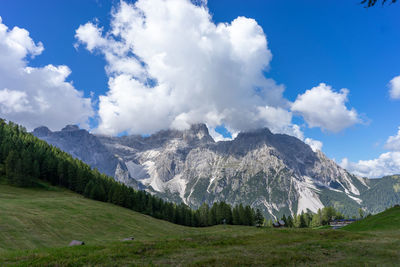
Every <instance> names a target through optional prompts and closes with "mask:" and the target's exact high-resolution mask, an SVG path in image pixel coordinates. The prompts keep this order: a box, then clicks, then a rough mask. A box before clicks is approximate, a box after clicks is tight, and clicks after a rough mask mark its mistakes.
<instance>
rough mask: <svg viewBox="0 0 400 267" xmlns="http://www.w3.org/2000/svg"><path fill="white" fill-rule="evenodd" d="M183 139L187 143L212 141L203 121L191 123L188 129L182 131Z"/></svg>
mask: <svg viewBox="0 0 400 267" xmlns="http://www.w3.org/2000/svg"><path fill="white" fill-rule="evenodd" d="M183 139H184V140H185V141H188V142H189V143H193V142H195V143H198V142H201V143H214V139H213V138H212V137H211V135H210V133H209V132H208V128H207V126H206V125H205V124H204V123H198V124H192V125H191V126H190V128H189V129H188V130H185V131H183Z"/></svg>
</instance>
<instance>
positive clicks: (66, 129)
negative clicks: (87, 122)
mask: <svg viewBox="0 0 400 267" xmlns="http://www.w3.org/2000/svg"><path fill="white" fill-rule="evenodd" d="M61 131H63V132H70V131H79V126H78V125H67V126H65V127H64V128H62V130H61Z"/></svg>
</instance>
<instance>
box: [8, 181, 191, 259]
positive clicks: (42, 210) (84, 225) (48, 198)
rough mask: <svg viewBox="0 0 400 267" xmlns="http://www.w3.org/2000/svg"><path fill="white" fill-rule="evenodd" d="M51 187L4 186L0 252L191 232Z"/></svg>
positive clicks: (144, 238) (163, 236)
mask: <svg viewBox="0 0 400 267" xmlns="http://www.w3.org/2000/svg"><path fill="white" fill-rule="evenodd" d="M52 189H53V190H52V191H48V190H43V189H24V188H17V187H12V186H7V185H0V251H2V250H5V249H29V248H39V247H54V246H66V245H68V243H69V242H70V241H71V240H73V239H78V240H84V241H85V242H86V243H87V244H99V243H107V242H110V241H118V240H120V239H122V238H125V237H129V236H134V237H135V238H137V239H138V240H149V239H162V238H166V237H171V236H180V235H182V234H185V233H186V232H188V231H190V230H191V228H188V227H184V226H179V225H175V224H172V223H169V222H166V221H162V220H157V219H154V218H152V217H149V216H146V215H143V214H141V213H137V212H134V211H131V210H129V209H125V208H121V207H118V206H116V205H112V204H108V203H103V202H99V201H94V200H90V199H86V198H84V197H82V196H81V195H78V194H75V193H72V192H70V191H67V190H63V189H60V188H58V187H54V188H52Z"/></svg>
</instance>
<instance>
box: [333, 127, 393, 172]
mask: <svg viewBox="0 0 400 267" xmlns="http://www.w3.org/2000/svg"><path fill="white" fill-rule="evenodd" d="M385 148H386V149H388V150H389V152H386V153H383V154H381V155H380V156H379V157H378V158H376V159H371V160H360V161H358V162H350V161H349V160H348V159H347V158H344V159H343V160H342V162H341V164H340V165H341V166H342V167H343V168H345V169H347V170H348V171H350V172H352V173H354V174H357V175H360V176H363V177H368V178H378V177H382V176H385V175H391V174H399V173H400V127H399V131H398V132H397V135H394V136H390V137H389V138H388V140H387V141H386V144H385Z"/></svg>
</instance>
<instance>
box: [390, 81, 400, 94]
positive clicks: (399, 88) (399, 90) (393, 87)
mask: <svg viewBox="0 0 400 267" xmlns="http://www.w3.org/2000/svg"><path fill="white" fill-rule="evenodd" d="M389 94H390V97H391V98H392V99H400V76H396V77H394V78H393V79H392V80H391V81H390V82H389Z"/></svg>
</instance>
